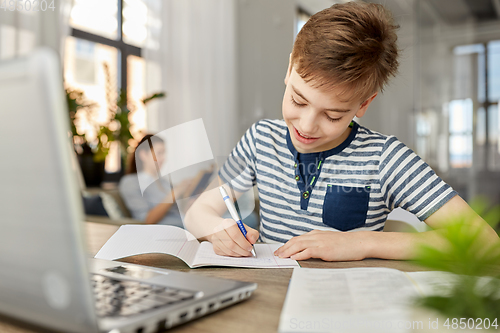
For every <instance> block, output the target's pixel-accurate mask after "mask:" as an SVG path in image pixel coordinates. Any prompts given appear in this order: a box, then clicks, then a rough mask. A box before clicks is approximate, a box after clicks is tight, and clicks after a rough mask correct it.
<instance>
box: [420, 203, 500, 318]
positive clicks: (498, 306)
mask: <svg viewBox="0 0 500 333" xmlns="http://www.w3.org/2000/svg"><path fill="white" fill-rule="evenodd" d="M470 206H471V208H472V209H473V210H474V211H475V212H476V213H477V214H478V215H480V216H481V217H482V218H483V219H484V220H485V221H486V222H488V224H489V225H490V226H492V227H493V229H495V230H497V229H496V228H497V226H498V224H499V221H500V205H497V206H495V207H493V208H490V209H488V206H489V203H488V200H486V199H484V198H478V199H475V200H473V202H471V204H470ZM473 220H474V217H473V216H471V215H464V216H460V217H457V218H454V219H453V220H450V221H449V224H448V227H447V228H444V229H439V232H440V233H441V235H442V237H443V240H444V243H445V244H446V246H445V247H444V249H442V248H439V249H438V248H435V247H431V246H422V247H421V248H420V255H419V257H418V260H417V262H418V263H419V264H420V265H422V266H425V267H427V268H430V269H432V270H439V271H445V272H450V273H453V274H457V275H456V279H455V280H453V283H452V284H451V286H450V287H449V290H446V291H445V293H444V295H446V296H426V297H422V298H420V299H419V300H418V304H419V305H420V306H423V307H426V308H430V309H433V310H437V311H439V312H440V313H442V314H443V315H444V316H445V317H449V318H474V319H475V318H483V319H485V318H489V319H490V320H491V321H492V322H493V321H494V320H495V319H496V318H497V317H498V315H499V314H500V279H499V278H500V242H496V243H494V244H487V243H484V241H482V240H481V237H480V235H481V233H482V232H484V231H485V230H482V229H480V228H477V226H474V224H473V223H472V221H473ZM497 232H498V231H497Z"/></svg>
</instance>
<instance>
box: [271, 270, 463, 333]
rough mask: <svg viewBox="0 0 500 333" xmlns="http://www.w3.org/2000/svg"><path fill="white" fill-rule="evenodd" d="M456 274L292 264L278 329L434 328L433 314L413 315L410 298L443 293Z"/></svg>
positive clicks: (384, 332)
mask: <svg viewBox="0 0 500 333" xmlns="http://www.w3.org/2000/svg"><path fill="white" fill-rule="evenodd" d="M454 277H455V276H454V275H452V274H450V273H445V272H412V273H407V272H402V271H399V270H396V269H391V268H346V269H316V268H295V269H294V270H293V274H292V280H291V282H290V285H289V287H288V292H287V295H286V299H285V304H284V306H283V310H282V312H281V318H280V324H279V332H281V333H283V332H332V331H335V332H339V333H356V332H360V333H361V332H370V333H402V332H417V331H418V330H424V329H428V328H429V327H431V328H435V326H436V325H437V322H436V320H437V319H436V318H435V317H434V318H432V317H431V318H429V317H428V316H425V318H415V311H414V308H413V301H414V300H415V298H416V297H418V296H421V295H439V294H441V295H443V296H444V293H445V292H446V290H448V289H447V287H448V286H450V285H451V284H452V283H453V279H454ZM439 324H440V325H442V324H443V323H442V322H441V321H439ZM430 331H432V330H430ZM426 332H428V331H426Z"/></svg>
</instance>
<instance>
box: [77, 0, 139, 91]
mask: <svg viewBox="0 0 500 333" xmlns="http://www.w3.org/2000/svg"><path fill="white" fill-rule="evenodd" d="M117 2H118V10H117V22H118V24H117V25H118V29H117V39H116V40H115V39H110V38H107V37H103V36H100V35H96V34H93V33H91V32H87V31H84V30H81V29H77V28H73V27H71V33H70V36H72V37H75V38H79V39H83V40H86V41H89V42H93V43H98V44H103V45H107V46H110V47H113V48H116V49H118V50H119V51H120V68H119V70H118V73H120V80H117V81H118V83H119V85H120V86H119V88H120V89H121V90H126V91H127V90H128V85H127V84H128V69H127V67H128V63H127V58H128V56H130V55H133V56H137V57H140V58H142V48H140V47H137V46H134V45H130V44H127V43H125V42H124V41H123V0H117ZM127 93H128V91H127Z"/></svg>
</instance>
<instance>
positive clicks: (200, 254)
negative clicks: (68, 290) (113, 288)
mask: <svg viewBox="0 0 500 333" xmlns="http://www.w3.org/2000/svg"><path fill="white" fill-rule="evenodd" d="M281 245H282V244H280V243H276V244H255V251H256V253H257V258H255V257H241V258H237V257H224V256H219V255H217V254H215V252H214V250H213V247H212V243H210V242H201V243H200V242H198V240H197V239H196V238H195V237H194V236H193V235H192V234H191V233H189V231H187V230H184V229H182V228H179V227H174V226H170V225H132V224H128V225H123V226H121V227H120V229H118V230H117V231H116V232H115V233H114V235H113V236H111V238H110V239H109V240H108V241H107V242H106V244H104V246H103V247H102V248H101V249H100V250H99V252H98V253H97V254H96V255H95V258H98V259H107V260H115V259H119V258H125V257H129V256H133V255H137V254H145V253H164V254H170V255H173V256H176V257H177V258H179V259H181V260H183V261H184V262H185V263H186V264H187V265H188V266H189V267H191V268H196V267H201V266H230V267H253V268H291V267H299V264H298V263H297V261H295V260H292V259H281V258H279V257H276V256H274V254H273V253H274V251H275V250H276V249H277V248H278V247H280V246H281Z"/></svg>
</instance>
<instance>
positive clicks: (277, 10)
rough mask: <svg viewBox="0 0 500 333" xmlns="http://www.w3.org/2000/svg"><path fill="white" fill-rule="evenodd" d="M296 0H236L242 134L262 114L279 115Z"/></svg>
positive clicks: (268, 115)
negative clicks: (294, 0)
mask: <svg viewBox="0 0 500 333" xmlns="http://www.w3.org/2000/svg"><path fill="white" fill-rule="evenodd" d="M295 8H296V7H295V3H294V2H293V1H290V0H238V1H237V13H236V28H237V32H236V39H237V51H236V56H237V77H238V79H237V80H238V119H239V123H238V126H239V131H240V134H241V135H243V133H244V132H245V130H246V129H248V128H249V127H250V126H251V125H252V124H253V123H254V122H256V121H257V120H260V119H263V118H271V119H276V118H279V119H281V118H282V115H281V104H282V101H283V93H284V91H285V84H284V82H283V80H284V78H285V74H286V70H287V68H288V59H289V55H290V52H291V51H292V46H293V37H294V36H293V31H294V21H295Z"/></svg>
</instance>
